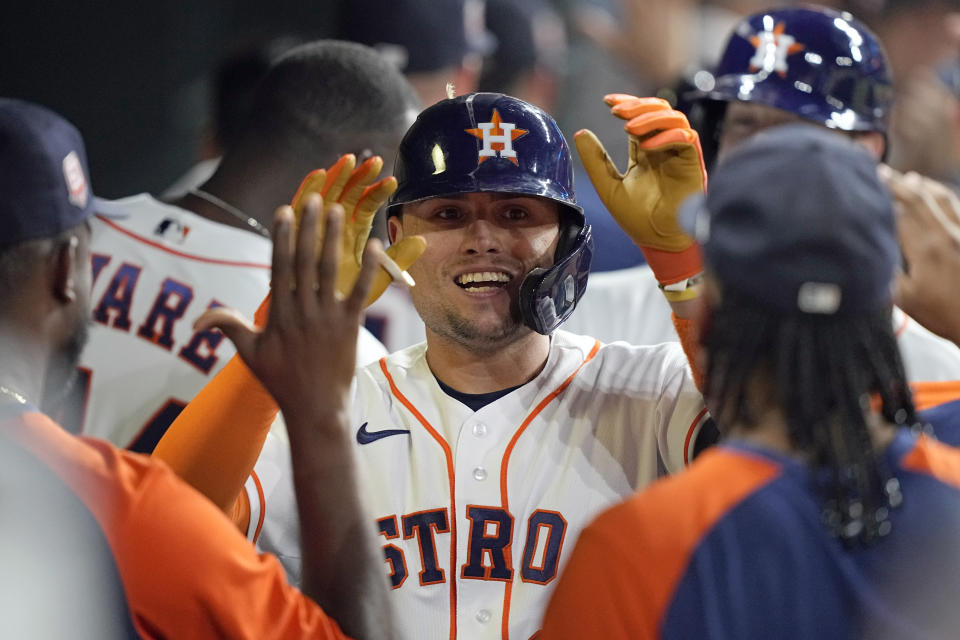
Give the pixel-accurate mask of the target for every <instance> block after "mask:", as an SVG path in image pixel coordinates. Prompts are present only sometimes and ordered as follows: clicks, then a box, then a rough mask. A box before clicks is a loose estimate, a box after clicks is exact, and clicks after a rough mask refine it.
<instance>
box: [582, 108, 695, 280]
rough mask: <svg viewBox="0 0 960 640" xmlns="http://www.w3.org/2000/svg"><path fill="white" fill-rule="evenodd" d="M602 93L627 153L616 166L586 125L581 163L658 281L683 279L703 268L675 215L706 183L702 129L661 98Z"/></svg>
mask: <svg viewBox="0 0 960 640" xmlns="http://www.w3.org/2000/svg"><path fill="white" fill-rule="evenodd" d="M604 101H605V102H606V103H607V104H608V105H610V106H611V110H610V111H611V113H612V114H613V115H615V116H617V117H618V118H622V119H624V120H626V121H627V123H626V125H625V127H624V128H625V129H626V131H627V133H628V134H629V144H630V161H629V164H628V165H627V170H626V172H625V173H620V171H619V170H618V169H617V167H616V165H614V163H613V161H612V160H611V159H610V156H609V154H608V153H607V151H606V150H605V149H604V148H603V145H602V144H601V143H600V141H599V140H598V139H597V137H596V136H595V135H594V134H593V132H591V131H589V130H586V129H584V130H582V131H579V132H577V134H576V135H575V136H574V142H575V143H576V145H577V152H578V153H579V154H580V158H581V160H582V161H583V166H584V168H585V169H586V170H587V174H588V175H589V176H590V181H591V182H592V183H593V186H594V187H595V188H596V190H597V193H598V194H599V196H600V199H601V200H602V201H603V204H604V205H605V206H606V207H607V209H608V210H609V211H610V213H611V215H613V217H614V219H615V220H616V221H617V223H618V224H619V225H620V227H621V228H622V229H623V230H624V231H625V232H626V233H627V235H628V236H630V238H631V239H632V240H633V241H634V242H636V243H637V245H638V246H639V247H640V249H641V250H642V251H643V254H644V256H645V257H646V259H647V263H648V264H649V265H650V268H651V269H653V273H654V275H655V276H656V277H657V280H658V281H659V282H660V284H661V285H664V286H665V287H669V285H675V284H678V283H685V281H686V280H687V279H688V278H692V277H694V276H696V275H697V274H699V273H700V272H701V271H702V270H703V262H702V259H701V257H700V250H699V247H698V246H697V245H696V243H695V242H694V240H693V238H691V237H690V236H688V235H687V234H686V233H685V232H684V231H683V230H682V229H681V228H680V224H679V221H678V220H677V214H678V211H679V209H680V204H681V203H682V202H683V201H684V200H686V198H687V197H688V196H690V195H692V194H694V193H697V192H703V191H705V190H706V187H707V172H706V169H705V168H704V164H703V152H702V151H701V149H700V139H699V136H697V132H696V131H694V130H693V129H692V128H691V127H690V123H689V122H688V121H687V118H686V116H684V115H683V114H682V113H680V112H679V111H675V110H674V109H672V108H671V107H670V105H669V103H667V101H666V100H661V99H659V98H635V97H633V96H628V95H625V94H619V93H616V94H610V95H608V96H605V97H604ZM668 290H669V289H665V292H666V291H668ZM668 299H670V296H669V295H668ZM678 299H683V298H678Z"/></svg>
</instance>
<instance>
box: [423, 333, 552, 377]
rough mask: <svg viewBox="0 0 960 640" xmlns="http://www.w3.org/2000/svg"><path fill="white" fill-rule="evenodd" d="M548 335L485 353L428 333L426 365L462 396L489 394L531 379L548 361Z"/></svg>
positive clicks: (531, 337)
mask: <svg viewBox="0 0 960 640" xmlns="http://www.w3.org/2000/svg"><path fill="white" fill-rule="evenodd" d="M549 353H550V338H549V336H544V335H540V334H538V333H532V332H531V333H529V334H528V335H525V336H524V337H522V338H520V339H519V340H517V341H516V342H513V343H510V344H509V345H506V346H502V347H500V348H498V349H496V350H491V351H490V352H486V353H478V352H477V351H476V350H474V349H469V348H466V347H464V346H463V345H461V344H458V343H457V342H455V341H453V340H451V339H449V338H445V337H443V336H439V335H437V334H435V333H432V332H431V331H430V330H429V329H428V330H427V364H429V365H430V370H431V371H432V372H433V374H434V375H435V376H436V377H437V378H439V379H440V380H441V381H443V383H444V384H446V385H447V386H450V387H453V388H454V389H456V390H457V391H461V392H463V393H491V392H494V391H500V390H502V389H509V388H510V387H516V386H519V385H521V384H524V383H526V382H529V381H530V380H532V379H533V378H534V377H536V375H537V374H538V373H540V371H541V370H542V369H543V366H544V365H545V364H546V362H547V356H548V355H549Z"/></svg>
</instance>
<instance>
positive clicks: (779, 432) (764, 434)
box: [724, 405, 897, 461]
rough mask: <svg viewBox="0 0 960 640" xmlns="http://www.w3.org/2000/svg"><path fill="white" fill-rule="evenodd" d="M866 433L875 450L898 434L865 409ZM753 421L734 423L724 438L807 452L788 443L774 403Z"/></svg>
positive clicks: (795, 454)
mask: <svg viewBox="0 0 960 640" xmlns="http://www.w3.org/2000/svg"><path fill="white" fill-rule="evenodd" d="M864 420H866V423H867V432H868V433H869V435H870V441H871V442H872V443H873V447H874V449H876V450H877V451H882V450H883V449H885V448H886V447H887V446H888V445H889V444H890V442H892V441H893V439H894V438H895V437H896V435H897V428H896V427H895V426H894V425H892V424H890V423H889V422H887V421H886V420H884V419H883V417H882V416H881V415H879V414H878V413H875V412H873V411H872V410H869V409H868V410H867V411H865V412H864ZM754 422H755V424H752V425H742V424H735V425H733V426H732V427H730V428H729V429H727V430H725V432H724V438H728V439H731V440H740V441H742V442H749V443H750V444H753V445H756V446H759V447H763V448H765V449H769V450H772V451H777V452H779V453H782V454H785V455H788V456H792V457H795V458H797V459H799V460H801V461H806V457H807V456H806V454H805V453H804V452H802V451H799V450H797V449H796V447H794V445H793V443H792V442H790V431H789V427H788V425H787V418H786V415H785V414H784V413H783V411H782V410H781V409H780V407H779V406H777V405H769V406H767V407H766V408H764V409H763V410H762V411H760V412H759V413H758V415H757V416H756V419H755V421H754Z"/></svg>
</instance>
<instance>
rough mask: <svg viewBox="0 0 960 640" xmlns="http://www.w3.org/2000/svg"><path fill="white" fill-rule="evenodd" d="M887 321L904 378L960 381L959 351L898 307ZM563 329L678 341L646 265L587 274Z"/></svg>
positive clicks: (617, 337)
mask: <svg viewBox="0 0 960 640" xmlns="http://www.w3.org/2000/svg"><path fill="white" fill-rule="evenodd" d="M892 322H893V329H894V333H895V335H896V336H897V344H898V345H899V347H900V353H901V354H902V355H903V360H904V366H905V367H906V371H907V379H908V380H910V381H911V382H921V381H922V382H940V381H947V380H960V348H958V347H957V346H956V345H955V344H953V343H952V342H950V341H949V340H944V339H943V338H940V337H939V336H936V335H934V334H933V333H931V332H929V331H927V330H926V329H924V328H923V327H922V326H920V325H919V324H918V323H917V322H916V321H915V320H913V319H911V318H910V317H909V316H908V315H907V314H905V313H904V312H903V311H901V310H900V309H899V308H897V307H894V309H893V318H892ZM563 328H564V329H565V330H567V331H572V332H574V333H583V334H586V335H591V336H596V337H597V338H599V339H600V340H603V341H606V342H612V341H614V340H625V341H627V342H629V343H630V344H657V343H659V342H666V341H676V340H679V338H678V337H677V333H676V330H675V329H674V327H673V323H672V322H671V321H670V305H669V303H667V301H666V299H664V297H663V294H662V293H661V292H660V289H659V287H658V286H657V280H656V278H655V277H654V275H653V272H652V271H651V270H650V267H648V266H647V265H641V266H638V267H632V268H630V269H620V270H617V271H604V272H600V273H593V274H590V279H589V281H588V282H587V292H586V293H585V294H584V296H583V299H581V300H580V303H579V304H578V305H577V308H576V310H575V311H574V312H573V315H571V316H570V318H569V319H568V320H567V321H566V322H565V323H564V325H563Z"/></svg>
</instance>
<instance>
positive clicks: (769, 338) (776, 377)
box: [704, 292, 919, 545]
mask: <svg viewBox="0 0 960 640" xmlns="http://www.w3.org/2000/svg"><path fill="white" fill-rule="evenodd" d="M704 345H705V346H706V348H707V352H708V362H707V367H706V379H705V386H704V395H705V396H706V399H707V404H708V406H709V407H710V408H711V411H712V412H713V413H714V418H715V419H716V420H717V422H718V423H719V425H720V426H721V429H722V428H723V425H724V424H735V423H738V424H741V425H744V426H745V427H746V428H748V429H749V428H751V427H753V426H755V425H756V424H757V415H756V408H755V407H753V406H751V402H750V398H751V396H750V395H749V393H748V387H749V386H750V385H751V380H752V379H754V378H755V376H756V375H757V374H758V372H759V373H760V374H761V375H767V376H769V377H770V380H771V384H772V386H773V388H774V389H775V393H776V395H777V401H778V403H779V405H780V407H781V408H782V410H783V412H784V415H785V416H786V421H787V427H788V431H789V439H790V442H791V444H792V445H793V447H794V448H796V449H797V450H798V451H800V452H802V453H804V454H806V456H807V457H808V460H809V464H810V466H811V469H812V471H813V476H814V478H816V480H817V486H818V489H819V490H820V492H821V497H822V506H823V520H824V524H825V526H826V527H827V528H828V529H829V531H830V532H831V534H832V535H834V536H836V537H837V538H839V539H840V540H842V541H843V542H844V544H847V545H853V544H857V543H862V544H869V543H870V542H873V541H875V540H876V539H878V538H880V537H883V536H885V535H886V534H887V533H889V532H890V527H891V525H890V520H889V510H890V509H891V508H894V507H896V506H898V505H899V504H900V502H901V501H902V495H901V493H900V486H899V482H898V481H897V479H896V478H895V477H893V476H892V474H891V471H890V469H889V468H888V465H887V464H886V462H885V458H884V457H883V455H882V453H878V452H877V451H876V450H875V448H874V446H873V444H872V441H871V439H870V434H869V432H868V428H867V419H866V417H865V415H866V414H867V413H868V412H869V410H870V406H871V398H877V397H878V398H879V402H880V412H881V414H882V416H883V418H884V419H885V420H887V421H888V422H890V423H893V424H897V425H911V426H914V427H915V428H919V425H917V419H916V413H915V410H914V405H913V398H912V396H911V393H910V389H909V387H908V385H907V381H906V375H905V374H904V370H903V362H902V360H901V357H900V352H899V350H898V348H897V344H896V339H895V337H894V335H893V327H892V323H891V321H890V310H889V309H888V308H887V309H880V310H877V311H875V312H871V313H862V314H856V315H853V314H850V315H836V316H814V315H805V314H797V313H793V314H776V313H772V312H771V311H770V310H769V309H766V308H760V307H758V306H757V305H756V304H753V303H751V302H749V301H746V300H743V299H742V298H738V296H736V295H728V294H727V293H726V292H725V293H724V299H723V301H722V303H721V305H720V307H719V308H718V309H716V310H715V311H714V314H713V317H712V318H711V321H710V325H709V326H708V327H707V328H706V330H705V332H704Z"/></svg>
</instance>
